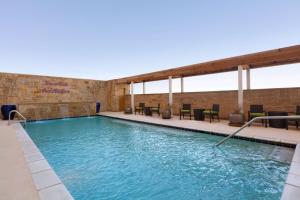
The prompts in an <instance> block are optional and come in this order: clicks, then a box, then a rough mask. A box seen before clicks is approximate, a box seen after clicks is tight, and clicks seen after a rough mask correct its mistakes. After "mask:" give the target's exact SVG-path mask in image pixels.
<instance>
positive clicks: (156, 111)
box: [151, 104, 160, 116]
mask: <svg viewBox="0 0 300 200" xmlns="http://www.w3.org/2000/svg"><path fill="white" fill-rule="evenodd" d="M151 112H152V114H153V113H157V114H158V116H160V104H158V105H157V107H151Z"/></svg>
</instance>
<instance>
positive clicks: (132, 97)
mask: <svg viewBox="0 0 300 200" xmlns="http://www.w3.org/2000/svg"><path fill="white" fill-rule="evenodd" d="M130 91H131V109H132V112H134V91H133V81H131V83H130Z"/></svg>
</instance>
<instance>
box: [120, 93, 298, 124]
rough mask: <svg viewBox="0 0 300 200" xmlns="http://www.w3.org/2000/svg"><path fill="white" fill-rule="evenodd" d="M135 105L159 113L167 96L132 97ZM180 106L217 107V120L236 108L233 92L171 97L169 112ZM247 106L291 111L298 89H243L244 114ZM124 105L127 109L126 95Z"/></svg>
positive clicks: (225, 116)
mask: <svg viewBox="0 0 300 200" xmlns="http://www.w3.org/2000/svg"><path fill="white" fill-rule="evenodd" d="M134 97H135V105H138V103H139V102H144V103H145V104H146V105H148V106H157V104H158V103H160V105H161V108H162V110H164V109H166V108H167V105H168V94H145V95H143V94H139V95H135V96H134ZM183 103H190V104H192V108H211V106H212V104H213V103H216V104H220V117H221V118H223V119H227V118H228V115H229V113H231V112H233V111H234V110H236V109H237V91H236V90H235V91H215V92H188V93H174V94H173V107H172V109H173V113H174V114H175V115H178V112H179V108H180V107H181V105H182V104H183ZM250 104H262V105H264V109H265V110H266V111H271V110H272V111H289V112H295V109H296V106H297V105H300V88H280V89H258V90H244V113H247V112H248V109H249V105H250ZM125 105H126V106H127V107H130V95H126V102H125Z"/></svg>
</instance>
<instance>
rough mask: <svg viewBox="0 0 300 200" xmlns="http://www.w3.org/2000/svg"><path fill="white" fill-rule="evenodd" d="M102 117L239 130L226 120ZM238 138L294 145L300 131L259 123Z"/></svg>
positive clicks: (217, 130) (209, 129)
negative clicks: (263, 125)
mask: <svg viewBox="0 0 300 200" xmlns="http://www.w3.org/2000/svg"><path fill="white" fill-rule="evenodd" d="M100 115H104V116H109V117H115V118H120V119H129V120H134V121H140V122H147V123H153V124H162V125H166V126H173V127H180V128H187V129H193V130H202V131H207V132H215V133H222V134H227V135H228V134H231V133H233V132H234V131H235V130H237V129H238V127H232V126H229V125H228V121H225V120H222V121H221V122H217V121H215V122H212V123H209V121H195V120H189V119H185V120H179V117H178V116H173V118H172V119H161V118H160V117H158V116H157V115H154V116H152V117H150V116H144V115H139V114H137V115H134V114H131V115H125V114H123V113H122V112H101V113H100ZM238 136H243V137H246V138H251V139H260V140H266V141H272V142H281V143H285V144H292V145H295V144H298V143H300V129H298V130H297V129H296V128H295V127H292V126H291V127H289V130H285V129H276V128H270V127H268V128H265V127H262V126H261V124H260V123H258V124H256V125H253V126H251V127H247V128H245V129H244V130H243V131H241V132H240V133H238Z"/></svg>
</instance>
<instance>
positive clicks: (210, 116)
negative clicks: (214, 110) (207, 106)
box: [209, 114, 212, 123]
mask: <svg viewBox="0 0 300 200" xmlns="http://www.w3.org/2000/svg"><path fill="white" fill-rule="evenodd" d="M211 118H212V115H211V114H210V115H209V123H211Z"/></svg>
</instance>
